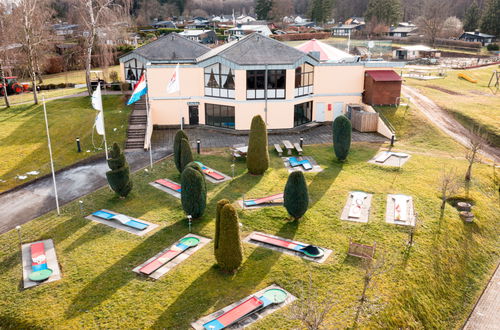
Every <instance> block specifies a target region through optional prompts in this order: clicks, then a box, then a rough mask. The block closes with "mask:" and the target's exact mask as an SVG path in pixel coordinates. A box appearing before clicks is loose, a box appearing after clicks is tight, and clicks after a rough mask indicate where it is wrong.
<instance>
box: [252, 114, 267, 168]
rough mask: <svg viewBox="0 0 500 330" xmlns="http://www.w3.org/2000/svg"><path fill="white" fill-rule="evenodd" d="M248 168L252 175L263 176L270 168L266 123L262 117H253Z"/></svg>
mask: <svg viewBox="0 0 500 330" xmlns="http://www.w3.org/2000/svg"><path fill="white" fill-rule="evenodd" d="M247 168H248V172H249V173H251V174H256V175H261V174H263V173H264V172H265V171H266V170H267V169H268V168H269V152H268V149H267V128H266V123H264V120H263V119H262V117H261V116H260V115H257V116H255V117H253V119H252V125H251V126H250V136H249V139H248V153H247Z"/></svg>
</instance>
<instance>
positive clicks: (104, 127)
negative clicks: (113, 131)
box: [97, 82, 109, 160]
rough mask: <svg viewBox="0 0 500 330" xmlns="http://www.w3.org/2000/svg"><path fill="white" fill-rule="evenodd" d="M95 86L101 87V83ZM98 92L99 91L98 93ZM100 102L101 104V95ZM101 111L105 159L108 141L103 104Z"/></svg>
mask: <svg viewBox="0 0 500 330" xmlns="http://www.w3.org/2000/svg"><path fill="white" fill-rule="evenodd" d="M97 88H99V89H100V88H101V83H100V82H99V83H98V84H97ZM99 94H100V93H99ZM101 104H102V95H101ZM101 112H102V129H103V131H104V135H103V136H104V150H105V151H106V160H108V159H109V157H108V142H107V141H106V124H105V123H104V122H105V120H104V105H103V106H102V109H101Z"/></svg>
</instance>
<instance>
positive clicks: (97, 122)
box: [94, 111, 104, 135]
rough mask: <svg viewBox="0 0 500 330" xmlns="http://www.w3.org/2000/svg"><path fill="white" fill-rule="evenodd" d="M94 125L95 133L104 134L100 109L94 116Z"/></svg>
mask: <svg viewBox="0 0 500 330" xmlns="http://www.w3.org/2000/svg"><path fill="white" fill-rule="evenodd" d="M94 127H95V130H96V131H97V134H99V135H104V116H103V115H102V111H101V112H99V113H98V114H97V116H96V117H95V122H94Z"/></svg>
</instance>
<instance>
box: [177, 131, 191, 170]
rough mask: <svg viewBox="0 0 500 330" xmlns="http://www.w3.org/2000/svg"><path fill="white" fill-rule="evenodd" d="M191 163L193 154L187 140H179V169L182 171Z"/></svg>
mask: <svg viewBox="0 0 500 330" xmlns="http://www.w3.org/2000/svg"><path fill="white" fill-rule="evenodd" d="M192 161H193V152H192V151H191V146H190V145H189V142H188V140H186V139H181V159H180V166H181V169H182V170H184V169H185V168H186V165H187V164H189V163H191V162H192Z"/></svg>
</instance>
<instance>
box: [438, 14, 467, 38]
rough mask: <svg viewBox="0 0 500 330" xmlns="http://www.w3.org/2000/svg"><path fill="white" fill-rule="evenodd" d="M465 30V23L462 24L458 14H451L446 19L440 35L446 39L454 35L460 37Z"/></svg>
mask: <svg viewBox="0 0 500 330" xmlns="http://www.w3.org/2000/svg"><path fill="white" fill-rule="evenodd" d="M463 30H464V25H463V24H462V21H460V20H459V19H458V18H457V17H456V16H450V17H448V18H447V19H446V20H445V21H444V23H443V28H442V29H441V33H439V37H441V38H445V39H448V38H453V37H455V38H458V37H459V36H460V34H461V33H462V32H463Z"/></svg>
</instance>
